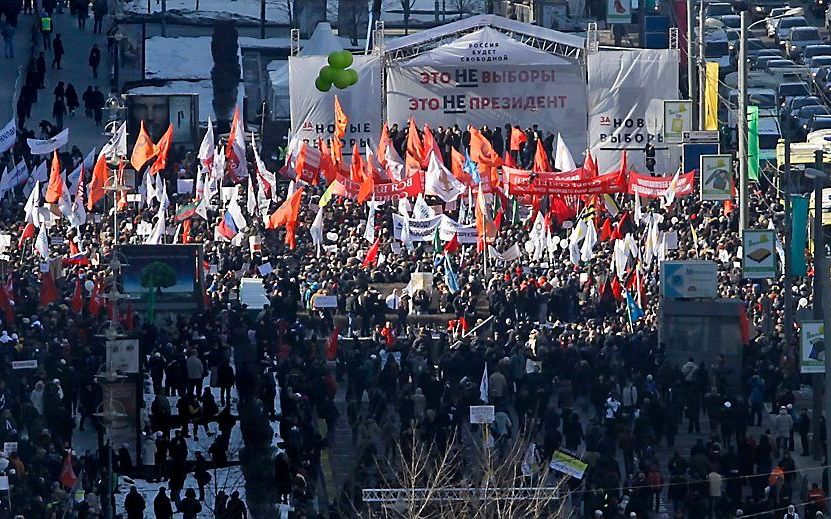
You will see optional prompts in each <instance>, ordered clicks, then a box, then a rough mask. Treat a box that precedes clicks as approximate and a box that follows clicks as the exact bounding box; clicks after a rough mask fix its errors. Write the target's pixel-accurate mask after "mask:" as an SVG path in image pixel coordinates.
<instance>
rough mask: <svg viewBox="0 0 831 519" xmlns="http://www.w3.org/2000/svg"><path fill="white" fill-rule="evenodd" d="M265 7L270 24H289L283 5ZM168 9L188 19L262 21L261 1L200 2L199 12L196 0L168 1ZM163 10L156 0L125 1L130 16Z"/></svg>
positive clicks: (205, 0) (217, 0) (274, 4)
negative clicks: (222, 17) (228, 18)
mask: <svg viewBox="0 0 831 519" xmlns="http://www.w3.org/2000/svg"><path fill="white" fill-rule="evenodd" d="M265 5H266V20H267V21H268V22H270V23H275V22H276V23H289V18H288V12H287V10H286V9H285V7H284V6H283V5H282V4H277V3H276V2H271V1H267V2H266V3H265ZM148 7H149V11H148ZM166 7H167V12H168V14H169V15H176V14H179V15H183V16H185V17H188V18H198V17H202V18H209V19H210V18H219V17H220V16H217V15H220V14H222V15H225V17H228V16H230V17H231V18H237V19H250V20H259V19H260V0H233V1H228V0H199V10H198V11H197V10H196V1H195V0H166ZM161 10H162V3H161V2H158V1H155V0H152V1H150V2H148V1H147V0H124V12H125V13H128V14H139V15H142V14H143V15H147V14H151V13H159V12H161Z"/></svg>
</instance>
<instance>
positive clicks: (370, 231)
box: [364, 195, 381, 243]
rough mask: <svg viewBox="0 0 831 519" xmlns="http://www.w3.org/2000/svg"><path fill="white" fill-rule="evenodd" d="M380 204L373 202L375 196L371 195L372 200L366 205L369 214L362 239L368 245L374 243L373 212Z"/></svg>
mask: <svg viewBox="0 0 831 519" xmlns="http://www.w3.org/2000/svg"><path fill="white" fill-rule="evenodd" d="M380 205H381V203H379V202H376V201H375V195H372V200H370V201H369V203H368V204H367V206H368V208H369V209H368V210H369V213H368V214H367V217H366V226H365V227H364V239H365V240H366V241H368V242H369V243H374V242H375V210H376V209H378V207H379V206H380Z"/></svg>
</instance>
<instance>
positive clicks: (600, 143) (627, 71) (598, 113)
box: [572, 49, 679, 173]
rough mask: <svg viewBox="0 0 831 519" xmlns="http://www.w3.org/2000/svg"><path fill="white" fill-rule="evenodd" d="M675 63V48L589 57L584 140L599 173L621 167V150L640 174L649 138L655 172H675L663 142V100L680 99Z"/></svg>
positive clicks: (617, 52) (596, 54)
mask: <svg viewBox="0 0 831 519" xmlns="http://www.w3.org/2000/svg"><path fill="white" fill-rule="evenodd" d="M678 60H679V53H678V50H677V49H669V50H667V49H637V50H626V51H607V50H604V51H601V52H594V53H591V54H589V55H588V60H587V61H588V110H589V130H588V142H589V148H590V149H591V152H592V155H593V156H594V157H595V158H596V160H597V162H598V169H599V170H600V172H601V173H604V172H607V171H611V170H613V169H615V168H617V167H618V166H619V164H620V155H621V152H620V150H623V149H627V150H629V152H628V153H627V161H628V162H627V163H628V164H629V166H630V167H632V168H633V169H636V170H640V171H643V170H644V154H643V153H640V152H639V150H642V149H643V147H644V146H645V145H646V143H647V140H649V141H651V142H652V143H653V144H654V145H655V148H656V154H655V160H656V166H655V171H656V172H659V171H660V172H666V171H669V172H674V171H675V169H676V168H677V160H678V157H677V156H675V157H673V155H675V154H674V153H670V150H669V149H668V148H667V145H666V144H665V143H664V142H663V101H664V100H665V99H669V100H671V99H678V95H679V94H678V88H677V86H678ZM673 148H674V147H673ZM636 150H638V151H636ZM572 152H573V150H572ZM673 164H674V166H673Z"/></svg>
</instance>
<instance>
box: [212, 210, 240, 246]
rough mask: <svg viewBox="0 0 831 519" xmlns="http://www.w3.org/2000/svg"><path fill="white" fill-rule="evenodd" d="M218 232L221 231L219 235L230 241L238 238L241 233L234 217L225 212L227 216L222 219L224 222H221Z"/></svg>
mask: <svg viewBox="0 0 831 519" xmlns="http://www.w3.org/2000/svg"><path fill="white" fill-rule="evenodd" d="M217 230H218V231H219V234H221V235H222V236H224V237H225V238H227V239H229V240H233V239H234V236H236V235H237V233H238V232H239V228H238V227H237V224H236V223H235V222H234V217H233V216H232V215H231V213H230V212H229V211H225V216H224V217H223V218H222V221H221V222H219V225H218V226H217Z"/></svg>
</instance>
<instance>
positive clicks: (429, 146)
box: [421, 124, 444, 169]
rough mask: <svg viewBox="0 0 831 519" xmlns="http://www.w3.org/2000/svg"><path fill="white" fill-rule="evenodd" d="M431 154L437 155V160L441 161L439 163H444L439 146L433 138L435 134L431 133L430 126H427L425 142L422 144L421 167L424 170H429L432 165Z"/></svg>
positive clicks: (425, 126) (425, 127)
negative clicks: (429, 165)
mask: <svg viewBox="0 0 831 519" xmlns="http://www.w3.org/2000/svg"><path fill="white" fill-rule="evenodd" d="M430 152H433V153H435V154H436V158H437V159H439V163H444V159H443V158H442V156H441V150H440V149H439V145H438V143H437V142H436V139H434V138H433V132H431V131H430V126H429V125H427V124H425V125H424V141H423V142H422V148H421V167H422V168H424V169H427V165H428V164H429V163H430Z"/></svg>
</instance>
